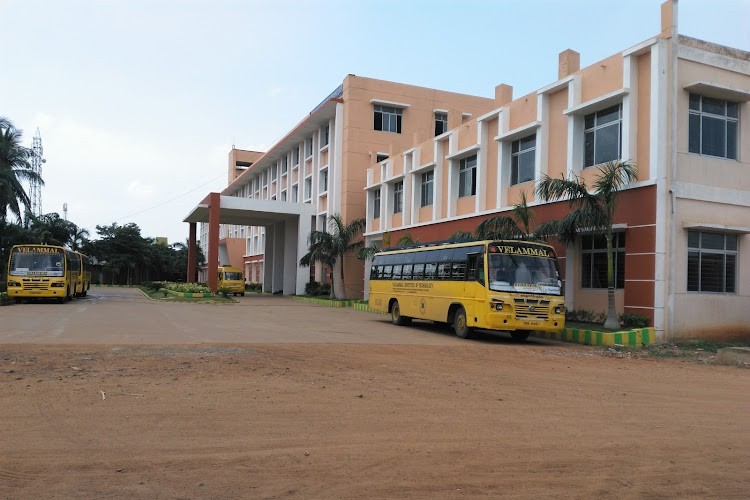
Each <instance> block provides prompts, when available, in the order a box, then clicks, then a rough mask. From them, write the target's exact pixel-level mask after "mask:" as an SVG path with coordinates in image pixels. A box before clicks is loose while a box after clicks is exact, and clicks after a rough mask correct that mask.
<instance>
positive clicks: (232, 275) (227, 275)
mask: <svg viewBox="0 0 750 500" xmlns="http://www.w3.org/2000/svg"><path fill="white" fill-rule="evenodd" d="M224 279H225V280H227V281H232V280H241V279H242V273H236V272H231V271H226V272H224Z"/></svg>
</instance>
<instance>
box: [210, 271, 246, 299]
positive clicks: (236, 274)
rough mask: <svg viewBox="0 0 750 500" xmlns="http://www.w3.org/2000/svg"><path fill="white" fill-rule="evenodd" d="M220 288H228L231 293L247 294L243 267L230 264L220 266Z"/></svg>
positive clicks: (218, 283)
mask: <svg viewBox="0 0 750 500" xmlns="http://www.w3.org/2000/svg"><path fill="white" fill-rule="evenodd" d="M216 288H217V289H218V290H221V289H222V288H223V289H228V290H229V293H233V294H234V295H242V296H243V297H244V296H245V277H244V276H243V273H242V269H239V268H236V267H230V266H219V276H218V282H217V283H216Z"/></svg>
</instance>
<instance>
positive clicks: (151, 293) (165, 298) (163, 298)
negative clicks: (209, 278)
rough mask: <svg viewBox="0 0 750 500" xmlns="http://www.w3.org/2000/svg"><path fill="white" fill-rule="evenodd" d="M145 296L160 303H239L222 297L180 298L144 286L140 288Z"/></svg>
mask: <svg viewBox="0 0 750 500" xmlns="http://www.w3.org/2000/svg"><path fill="white" fill-rule="evenodd" d="M138 288H139V289H140V290H141V291H142V292H143V293H144V294H146V295H147V296H148V297H149V298H150V299H152V300H158V301H159V302H184V303H188V304H236V303H237V301H236V300H234V299H233V298H231V297H222V296H221V295H213V296H211V297H180V296H176V295H171V294H170V295H165V294H164V292H163V291H161V290H154V289H152V288H147V287H144V286H140V287H138Z"/></svg>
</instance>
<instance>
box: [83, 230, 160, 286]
mask: <svg viewBox="0 0 750 500" xmlns="http://www.w3.org/2000/svg"><path fill="white" fill-rule="evenodd" d="M96 232H97V233H98V234H99V239H97V240H94V241H91V242H90V243H89V244H88V245H87V246H86V247H85V248H84V251H85V253H88V254H89V255H90V256H91V257H94V258H95V259H96V261H97V263H98V264H99V265H101V266H102V267H103V268H105V269H108V270H109V271H111V272H112V282H113V283H117V284H128V285H129V284H131V283H139V282H141V281H143V280H144V276H148V273H147V271H148V269H149V267H148V266H150V265H151V263H152V262H153V252H152V249H151V248H150V247H151V244H152V243H153V241H152V240H150V239H146V238H143V237H142V236H141V229H140V228H139V227H138V225H137V224H134V223H132V222H130V223H127V224H124V225H122V226H120V225H118V224H117V223H113V224H111V225H109V226H99V225H97V226H96Z"/></svg>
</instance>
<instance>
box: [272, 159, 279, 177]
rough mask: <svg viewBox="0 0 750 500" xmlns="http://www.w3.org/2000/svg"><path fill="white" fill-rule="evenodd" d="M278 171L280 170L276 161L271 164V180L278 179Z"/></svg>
mask: <svg viewBox="0 0 750 500" xmlns="http://www.w3.org/2000/svg"><path fill="white" fill-rule="evenodd" d="M277 172H278V170H277V168H276V164H275V163H274V164H273V165H272V166H271V180H272V181H275V180H276V175H277Z"/></svg>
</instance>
